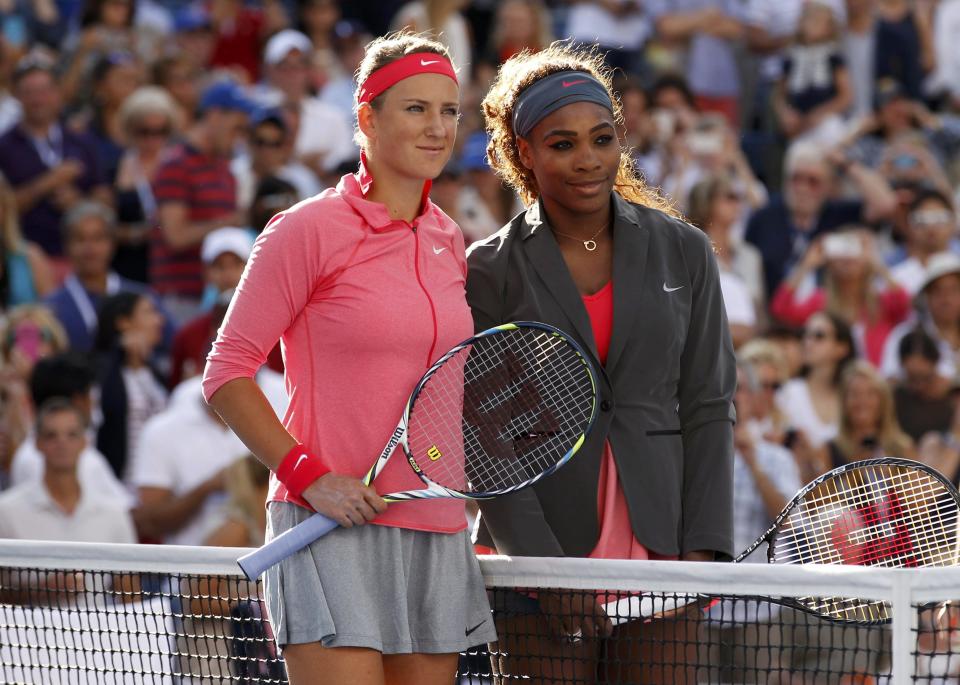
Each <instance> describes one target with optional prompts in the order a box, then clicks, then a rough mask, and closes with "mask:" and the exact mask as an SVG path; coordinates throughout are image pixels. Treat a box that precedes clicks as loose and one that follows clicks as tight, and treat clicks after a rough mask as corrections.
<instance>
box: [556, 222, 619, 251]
mask: <svg viewBox="0 0 960 685" xmlns="http://www.w3.org/2000/svg"><path fill="white" fill-rule="evenodd" d="M609 225H610V222H609V221H607V222H605V223H604V224H603V226H601V227H600V230H598V231H597V232H596V233H594V234H593V235H592V236H591V237H589V238H587V239H586V240H580V238H577V237H576V236H572V235H567V234H566V233H561V232H560V231H558V230H557V229H555V228H554V229H553V232H554V233H556V234H557V235H562V236H563V237H564V238H569V239H570V240H576V241H577V242H579V243H583V249H585V250H586V251H587V252H593V251H594V250H596V249H597V241H596V237H597V236H598V235H600V234H601V233H602V232H603V229H605V228H606V227H607V226H609Z"/></svg>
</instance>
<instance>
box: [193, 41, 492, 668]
mask: <svg viewBox="0 0 960 685" xmlns="http://www.w3.org/2000/svg"><path fill="white" fill-rule="evenodd" d="M357 83H358V84H359V86H358V89H357V120H358V128H359V136H360V138H361V147H362V150H363V154H362V157H361V163H360V169H359V171H358V172H357V173H356V174H347V175H346V176H344V177H343V178H342V179H341V180H340V183H339V184H338V185H337V187H336V188H331V189H328V190H326V191H324V192H323V193H321V194H320V195H318V196H316V197H314V198H311V199H309V200H306V201H304V202H301V203H299V204H297V205H295V206H294V207H292V208H291V209H289V210H287V211H285V212H281V213H280V214H278V215H277V216H276V217H274V218H273V220H272V221H271V222H270V223H269V224H268V226H267V228H266V229H265V230H264V232H263V233H262V234H261V235H260V237H259V238H258V239H257V242H256V244H255V246H254V250H253V253H252V255H251V257H250V260H249V261H248V263H247V266H246V270H245V272H244V275H243V278H242V279H241V281H240V285H239V286H238V288H237V292H236V294H235V296H234V299H233V301H232V303H231V305H230V309H229V310H228V312H227V315H226V318H225V320H224V323H223V326H222V327H221V329H220V333H219V335H218V338H217V340H216V342H215V344H214V347H213V350H212V352H211V353H210V356H209V359H208V363H207V368H206V373H205V377H204V393H205V396H206V397H207V399H208V401H209V402H210V403H211V404H212V405H213V407H214V408H215V409H216V411H217V412H218V413H219V414H220V416H221V417H223V419H224V421H225V422H226V423H227V424H228V425H229V426H230V427H231V428H232V429H233V430H234V431H235V432H236V433H237V435H238V436H239V437H240V438H241V439H242V440H243V441H244V443H245V444H246V445H247V447H248V448H249V449H250V451H251V452H253V453H254V454H255V455H256V456H257V457H258V458H259V459H260V460H261V461H262V462H263V463H264V464H265V465H266V466H267V467H269V468H270V470H271V471H272V473H273V475H272V476H271V487H270V494H269V507H268V524H267V535H268V538H269V537H274V536H276V535H279V534H280V533H283V532H284V531H286V530H288V529H290V528H291V527H293V526H295V525H296V524H298V523H300V522H301V521H303V520H305V519H306V518H308V517H309V516H310V515H311V514H312V513H313V511H318V512H320V513H322V514H325V515H327V516H328V517H331V518H333V519H335V520H336V521H337V522H338V523H339V524H340V525H341V526H342V527H341V528H338V529H336V530H334V531H333V532H332V533H330V534H329V535H327V536H325V537H323V538H321V539H319V540H317V541H316V542H314V543H312V544H311V545H310V546H309V547H308V548H307V549H306V550H304V551H302V552H300V553H298V554H295V555H293V556H292V557H289V558H287V559H285V560H284V561H282V562H281V563H280V564H278V565H277V566H274V567H273V568H272V569H270V570H269V571H268V572H267V574H266V577H265V594H266V600H267V608H268V612H269V615H270V619H271V624H272V625H273V628H274V631H275V634H276V638H277V642H278V644H280V645H281V646H282V647H283V655H284V658H285V661H286V665H287V670H288V673H289V677H290V682H291V683H293V684H294V685H304V684H306V683H311V684H312V683H322V684H331V685H334V684H336V685H340V684H341V683H352V684H359V685H382V684H383V683H406V684H409V685H414V684H417V685H419V684H421V683H428V684H430V685H433V684H434V683H436V684H437V685H440V684H442V685H449V683H452V682H453V680H454V674H455V672H456V667H457V653H458V652H459V651H461V650H463V649H465V648H467V647H468V646H470V645H475V644H478V643H482V642H485V641H488V640H493V639H495V631H494V629H493V621H492V620H491V617H490V606H489V603H488V601H487V597H486V592H485V590H484V586H483V579H482V577H481V575H480V570H479V567H478V565H477V562H476V559H475V558H474V556H473V549H472V547H471V545H470V540H469V537H468V535H467V534H466V531H465V522H466V517H465V511H464V506H463V503H462V501H458V500H444V501H442V502H441V501H432V502H429V503H425V502H424V501H419V502H411V503H406V502H405V503H403V504H398V505H395V506H393V507H390V509H389V510H387V508H386V506H385V503H384V501H383V499H381V498H380V496H379V495H378V494H377V491H376V490H374V489H373V488H372V487H368V486H365V485H363V484H361V482H360V479H361V477H362V476H363V475H364V473H365V472H366V470H367V468H368V467H369V465H370V462H371V461H372V460H373V459H374V458H375V457H376V455H378V454H379V453H380V450H381V448H382V447H383V445H382V444H380V443H381V442H382V438H383V436H384V435H389V434H390V433H391V432H393V430H394V427H395V421H396V417H397V416H398V415H399V414H400V413H401V411H402V410H403V407H404V405H405V402H406V398H407V396H408V394H409V393H410V391H411V389H412V388H413V386H414V384H415V382H416V381H417V380H418V379H419V377H420V376H421V375H422V374H423V373H424V372H425V371H426V370H427V369H428V368H429V367H430V365H431V364H432V363H433V362H435V361H436V360H437V359H438V358H439V357H440V355H442V354H443V353H444V352H445V351H446V350H447V349H449V348H450V347H452V346H453V345H455V344H456V343H458V342H460V341H461V340H463V339H465V338H467V337H469V336H470V335H471V333H472V325H471V319H470V310H469V307H468V305H467V303H466V299H465V298H464V282H465V279H466V260H465V255H464V244H463V237H462V236H461V233H460V230H459V228H458V227H457V225H456V224H455V223H454V222H453V221H452V220H451V219H450V218H449V217H448V216H446V215H445V214H444V213H443V212H441V211H440V210H439V209H438V208H437V207H436V206H435V205H434V204H433V203H431V202H430V200H429V199H428V191H429V189H430V182H431V181H430V179H433V178H435V177H436V176H437V175H438V174H439V173H440V171H441V170H442V169H443V166H444V164H445V163H446V162H447V160H448V159H449V157H450V154H451V152H452V150H453V143H454V140H455V138H456V131H457V121H458V117H459V99H460V92H459V86H458V82H457V76H456V72H455V70H454V67H453V64H452V63H451V61H450V57H449V55H448V53H447V49H446V48H445V47H443V46H442V45H440V44H439V43H436V42H434V41H432V40H427V39H424V38H422V37H419V36H414V35H409V34H399V35H393V36H387V37H384V38H378V39H376V40H374V41H373V42H372V43H370V44H369V45H368V46H367V48H366V55H365V57H364V59H363V61H362V63H361V64H360V67H359V70H358V73H357ZM278 339H280V340H282V343H283V350H284V362H285V368H286V371H285V373H286V384H287V389H288V391H289V394H290V406H289V409H288V410H287V413H286V416H285V418H284V422H283V423H281V422H280V421H278V420H277V419H276V418H275V416H274V414H273V410H272V409H271V408H270V405H269V404H268V402H267V400H266V399H265V398H264V396H263V394H262V393H261V392H260V390H259V389H258V388H257V386H256V384H255V383H254V381H253V376H254V374H255V372H256V371H257V369H258V368H259V367H260V365H261V364H263V362H264V360H265V359H266V357H267V354H268V353H269V352H270V350H271V349H272V348H273V346H274V345H275V344H276V341H277V340H278ZM387 424H390V425H387ZM376 485H377V487H378V488H383V490H382V491H383V492H394V491H398V490H407V489H415V488H417V487H421V485H420V480H419V479H418V478H417V476H416V475H415V474H414V473H413V472H412V471H411V470H410V468H409V467H408V466H407V465H406V464H405V463H404V461H403V460H392V461H391V462H390V463H389V464H388V465H387V466H386V468H385V469H384V471H383V472H382V473H381V474H380V476H379V477H378V478H377V481H376ZM365 523H373V524H376V525H361V524H365Z"/></svg>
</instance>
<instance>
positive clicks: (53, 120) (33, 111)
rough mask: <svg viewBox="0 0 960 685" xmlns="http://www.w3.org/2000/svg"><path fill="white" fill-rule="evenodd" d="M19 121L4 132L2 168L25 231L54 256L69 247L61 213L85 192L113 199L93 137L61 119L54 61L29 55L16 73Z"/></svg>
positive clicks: (0, 153)
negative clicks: (20, 109) (62, 239)
mask: <svg viewBox="0 0 960 685" xmlns="http://www.w3.org/2000/svg"><path fill="white" fill-rule="evenodd" d="M12 83H13V95H14V97H16V98H17V100H19V101H20V104H21V106H22V107H23V117H22V119H21V121H20V123H19V124H17V125H15V126H14V127H13V128H11V129H10V130H9V131H7V132H6V133H4V134H3V135H2V136H0V173H2V174H3V175H4V177H6V179H7V180H8V181H9V182H10V185H11V186H12V187H13V190H14V194H15V195H16V198H17V207H18V208H19V210H20V220H21V223H22V225H23V233H24V237H25V238H26V239H27V240H30V241H33V242H35V243H37V244H38V245H40V247H42V248H43V250H44V251H45V252H46V253H47V254H49V255H52V256H59V255H60V254H61V253H62V251H63V246H62V244H61V242H60V219H61V217H62V215H63V213H64V212H65V211H67V210H68V209H70V208H71V207H72V206H74V205H75V204H76V203H78V202H80V201H81V200H83V199H84V198H85V197H96V198H99V199H101V200H103V201H104V202H109V200H110V188H109V187H108V186H107V185H105V179H104V178H103V173H102V171H101V169H100V164H99V161H98V160H97V151H96V147H95V146H94V145H93V143H92V142H91V141H90V139H88V138H87V137H85V136H82V135H79V134H77V133H74V132H72V131H71V130H70V129H68V128H66V127H64V126H61V125H60V121H59V118H60V110H61V106H62V100H61V93H60V86H59V83H58V82H57V77H56V75H55V73H54V70H53V63H52V62H50V61H47V60H45V59H42V58H40V57H37V56H30V55H28V56H27V57H25V58H24V59H23V60H21V61H20V63H19V64H18V65H17V68H16V70H15V71H14V73H13V80H12Z"/></svg>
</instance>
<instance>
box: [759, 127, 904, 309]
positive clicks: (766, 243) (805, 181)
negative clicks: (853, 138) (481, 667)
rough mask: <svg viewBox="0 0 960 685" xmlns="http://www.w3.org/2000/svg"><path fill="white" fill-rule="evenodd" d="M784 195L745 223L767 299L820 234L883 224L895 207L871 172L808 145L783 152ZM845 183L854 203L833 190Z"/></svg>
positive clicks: (885, 187) (885, 186) (889, 191)
mask: <svg viewBox="0 0 960 685" xmlns="http://www.w3.org/2000/svg"><path fill="white" fill-rule="evenodd" d="M784 166H785V170H784V191H783V194H782V195H774V196H773V197H771V198H770V201H769V202H768V203H767V205H766V206H765V207H761V208H760V209H758V210H757V211H756V213H754V215H753V216H751V217H750V221H749V223H748V224H747V232H746V239H747V242H749V243H752V244H753V245H755V246H756V247H757V249H758V250H760V254H761V255H762V256H763V271H764V276H765V277H766V285H767V294H768V295H772V294H773V293H774V291H775V290H776V289H777V286H778V285H779V284H780V281H782V280H783V278H784V277H785V276H786V274H787V273H788V272H789V271H790V269H791V268H792V267H793V266H794V265H795V264H796V263H797V262H798V261H799V260H800V258H801V257H803V255H804V253H805V252H806V251H807V247H809V245H810V243H811V242H813V239H814V238H816V237H817V236H818V235H820V234H821V233H826V232H827V231H832V230H833V229H835V228H838V227H840V226H844V225H847V224H861V225H862V224H868V225H870V224H874V223H876V222H878V221H883V220H885V219H888V218H889V217H890V215H891V214H892V213H893V211H894V209H896V206H897V198H896V195H895V194H894V192H893V190H892V189H891V188H890V185H889V184H888V183H887V182H886V181H885V180H884V179H883V177H882V176H881V175H880V174H878V173H876V172H875V171H873V170H871V169H869V168H867V167H865V166H864V165H862V164H860V163H859V162H856V161H853V160H850V159H847V158H846V157H845V156H844V155H843V154H842V153H841V152H839V151H834V152H831V153H828V154H824V152H823V151H822V150H821V148H820V147H819V146H817V145H814V144H812V143H804V142H799V143H794V144H793V145H792V146H791V147H790V150H789V151H788V152H787V159H786V162H785V165H784ZM844 180H849V181H850V182H851V184H852V185H853V187H854V188H855V189H856V191H857V194H856V196H855V197H854V198H853V199H840V198H838V197H836V196H835V189H836V188H837V187H838V186H840V185H841V182H842V181H844Z"/></svg>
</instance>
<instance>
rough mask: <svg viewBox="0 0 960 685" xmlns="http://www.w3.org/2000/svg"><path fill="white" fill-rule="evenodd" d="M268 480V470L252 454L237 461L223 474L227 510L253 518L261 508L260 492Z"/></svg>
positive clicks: (261, 497) (261, 496) (261, 498)
mask: <svg viewBox="0 0 960 685" xmlns="http://www.w3.org/2000/svg"><path fill="white" fill-rule="evenodd" d="M269 480H270V470H269V469H268V468H267V467H266V466H264V465H263V464H262V463H261V462H260V460H258V459H257V458H256V457H254V456H253V455H252V454H248V455H247V456H245V457H241V458H240V459H237V460H236V461H235V462H233V463H232V464H231V465H230V466H229V467H228V468H227V470H226V471H225V473H224V490H225V491H226V493H227V496H228V506H229V508H230V509H232V510H233V511H236V512H238V513H242V514H243V516H244V517H251V518H255V517H256V514H257V512H258V511H259V510H260V509H262V508H263V495H262V490H263V488H264V487H265V486H266V484H267V483H268V481H269Z"/></svg>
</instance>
